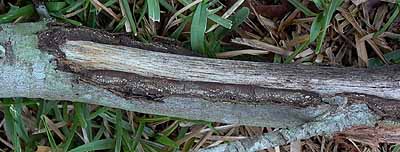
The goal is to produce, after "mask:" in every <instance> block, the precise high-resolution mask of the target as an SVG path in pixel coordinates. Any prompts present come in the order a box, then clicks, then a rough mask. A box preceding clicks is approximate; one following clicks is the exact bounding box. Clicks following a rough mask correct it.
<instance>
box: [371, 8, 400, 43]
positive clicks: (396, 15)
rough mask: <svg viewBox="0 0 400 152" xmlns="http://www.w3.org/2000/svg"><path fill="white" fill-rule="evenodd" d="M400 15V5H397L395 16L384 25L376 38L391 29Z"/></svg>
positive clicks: (376, 34)
mask: <svg viewBox="0 0 400 152" xmlns="http://www.w3.org/2000/svg"><path fill="white" fill-rule="evenodd" d="M399 14H400V5H396V9H395V10H394V12H393V14H392V15H391V16H390V18H389V20H388V21H387V22H386V23H385V25H383V27H382V28H381V29H379V31H378V32H376V33H375V34H374V37H377V36H379V35H381V34H382V33H383V32H385V31H386V30H388V29H389V27H390V26H391V25H392V24H393V22H394V21H395V20H396V19H397V18H398V17H399Z"/></svg>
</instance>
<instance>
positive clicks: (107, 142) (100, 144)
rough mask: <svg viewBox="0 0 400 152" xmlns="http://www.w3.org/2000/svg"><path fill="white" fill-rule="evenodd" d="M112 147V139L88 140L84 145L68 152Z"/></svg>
mask: <svg viewBox="0 0 400 152" xmlns="http://www.w3.org/2000/svg"><path fill="white" fill-rule="evenodd" d="M113 147H114V140H113V139H102V140H96V141H93V142H90V143H88V144H85V145H81V146H79V147H76V148H74V149H72V150H70V151H69V152H83V151H95V150H110V149H113Z"/></svg>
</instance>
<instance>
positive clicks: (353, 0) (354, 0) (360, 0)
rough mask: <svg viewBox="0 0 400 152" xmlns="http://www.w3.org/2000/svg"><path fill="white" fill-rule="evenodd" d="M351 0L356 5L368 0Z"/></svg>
mask: <svg viewBox="0 0 400 152" xmlns="http://www.w3.org/2000/svg"><path fill="white" fill-rule="evenodd" d="M351 2H353V4H354V5H356V6H358V5H360V4H362V3H365V2H368V0H351Z"/></svg>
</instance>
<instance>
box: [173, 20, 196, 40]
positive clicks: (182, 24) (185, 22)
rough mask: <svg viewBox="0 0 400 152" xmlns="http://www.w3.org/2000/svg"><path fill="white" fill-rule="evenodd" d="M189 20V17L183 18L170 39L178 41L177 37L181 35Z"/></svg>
mask: <svg viewBox="0 0 400 152" xmlns="http://www.w3.org/2000/svg"><path fill="white" fill-rule="evenodd" d="M191 19H192V17H191V16H188V17H186V18H184V19H183V22H182V23H181V24H180V25H179V26H178V28H176V30H175V31H174V32H172V34H171V36H170V37H172V38H174V39H178V38H179V36H180V35H181V33H182V31H183V30H184V29H185V26H186V24H187V23H189V21H190V20H191Z"/></svg>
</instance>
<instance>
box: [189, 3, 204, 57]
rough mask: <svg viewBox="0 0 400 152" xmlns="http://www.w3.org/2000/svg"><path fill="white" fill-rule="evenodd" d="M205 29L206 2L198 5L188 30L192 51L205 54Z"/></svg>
mask: <svg viewBox="0 0 400 152" xmlns="http://www.w3.org/2000/svg"><path fill="white" fill-rule="evenodd" d="M206 29H207V8H206V2H205V1H203V2H202V3H200V4H198V6H197V8H196V10H195V12H194V15H193V20H192V25H191V28H190V41H191V47H192V50H194V51H198V52H201V53H203V54H206V48H205V32H206Z"/></svg>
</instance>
